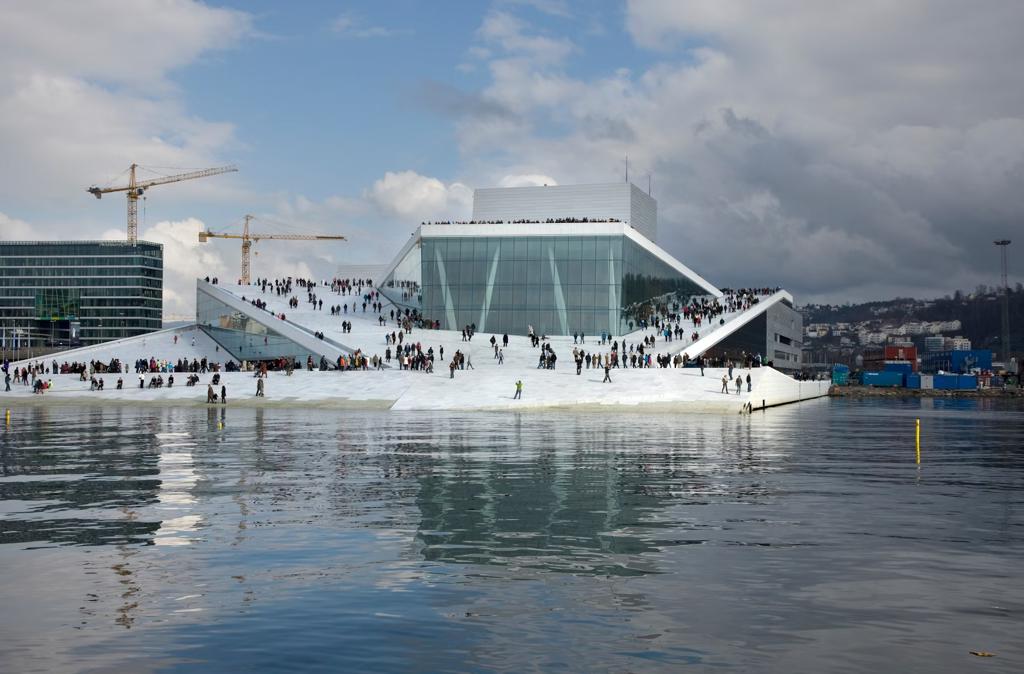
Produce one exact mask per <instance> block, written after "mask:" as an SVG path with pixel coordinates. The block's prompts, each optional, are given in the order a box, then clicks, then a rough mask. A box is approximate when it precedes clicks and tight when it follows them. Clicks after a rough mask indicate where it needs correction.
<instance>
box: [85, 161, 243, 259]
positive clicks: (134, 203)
mask: <svg viewBox="0 0 1024 674" xmlns="http://www.w3.org/2000/svg"><path fill="white" fill-rule="evenodd" d="M138 167H139V165H138V164H132V165H131V166H129V167H128V184H127V185H120V186H118V187H96V186H95V185H93V186H92V187H88V188H86V190H85V191H86V192H88V193H89V194H93V195H95V196H96V198H97V199H99V198H101V197H102V196H103V195H104V194H109V193H110V192H127V193H128V243H130V244H132V245H134V244H135V242H136V241H137V240H138V238H139V197H141V196H142V195H143V193H144V192H145V191H146V190H147V189H149V188H150V187H153V186H155V185H166V184H167V183H176V182H181V181H182V180H192V179H193V178H205V177H207V176H215V175H220V174H221V173H232V172H233V171H237V170H238V168H237V167H234V166H221V167H219V168H208V169H203V170H201V171H190V172H189V173H179V174H178V175H175V176H161V177H160V178H153V179H151V180H142V181H137V180H136V179H135V169H136V168H138Z"/></svg>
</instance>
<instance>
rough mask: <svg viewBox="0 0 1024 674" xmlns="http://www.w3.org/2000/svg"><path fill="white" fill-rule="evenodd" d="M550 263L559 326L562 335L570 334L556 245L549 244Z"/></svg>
mask: <svg viewBox="0 0 1024 674" xmlns="http://www.w3.org/2000/svg"><path fill="white" fill-rule="evenodd" d="M548 261H549V262H551V279H552V281H553V282H554V284H555V308H556V309H558V324H559V325H560V326H561V328H562V334H563V335H568V334H569V317H568V316H567V315H566V313H565V293H564V292H562V281H561V279H560V278H559V277H558V265H556V264H555V245H554V243H553V242H551V243H548Z"/></svg>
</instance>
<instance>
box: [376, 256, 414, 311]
mask: <svg viewBox="0 0 1024 674" xmlns="http://www.w3.org/2000/svg"><path fill="white" fill-rule="evenodd" d="M421 261H422V258H421V252H420V244H419V243H418V242H417V243H414V244H413V245H412V247H411V248H410V249H409V250H408V251H407V252H406V254H405V255H403V256H402V259H401V260H399V261H398V264H396V265H395V266H394V268H392V269H391V271H390V272H388V275H387V276H386V277H385V278H384V281H383V282H382V283H381V284H380V291H381V293H382V294H383V295H384V296H385V297H387V298H388V299H389V300H391V302H392V303H394V304H395V305H397V306H400V307H403V308H409V309H417V310H420V309H422V308H423V288H422V284H423V272H422V269H421Z"/></svg>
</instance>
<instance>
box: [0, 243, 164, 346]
mask: <svg viewBox="0 0 1024 674" xmlns="http://www.w3.org/2000/svg"><path fill="white" fill-rule="evenodd" d="M162 319H163V246H162V245H161V244H156V243H147V242H144V241H139V242H138V243H137V244H135V245H131V244H129V243H128V242H126V241H2V242H0V328H2V329H3V334H4V342H5V348H8V349H9V348H11V346H12V345H13V341H14V336H15V335H17V336H18V342H19V346H22V347H23V346H24V345H25V343H26V342H27V341H28V340H31V343H32V344H33V345H35V346H37V347H46V346H56V347H67V346H77V345H79V344H82V345H88V344H98V343H100V342H106V341H109V340H112V339H121V338H123V337H132V336H134V335H141V334H144V333H147V332H152V331H153V330H159V329H160V328H161V324H162Z"/></svg>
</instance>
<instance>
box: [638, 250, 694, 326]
mask: <svg viewBox="0 0 1024 674" xmlns="http://www.w3.org/2000/svg"><path fill="white" fill-rule="evenodd" d="M706 294H708V293H707V291H706V290H704V289H703V288H701V287H700V286H699V285H697V284H696V283H694V282H693V281H692V280H690V279H689V278H687V277H686V276H684V275H683V274H680V273H679V272H678V271H676V270H675V269H674V268H673V267H672V266H670V265H669V264H667V263H666V262H664V261H663V260H661V259H660V258H658V257H657V256H656V255H654V254H653V253H651V252H650V251H647V250H645V249H644V248H643V247H642V246H640V245H638V244H637V243H636V242H635V241H633V240H631V239H628V238H626V237H623V244H622V309H623V319H624V321H625V323H626V325H625V329H626V331H628V332H631V331H632V330H634V329H635V327H636V326H637V325H638V323H639V321H640V320H642V319H644V318H650V317H651V315H652V314H654V313H655V308H656V306H657V305H659V304H672V303H677V302H678V303H679V304H680V305H682V304H686V303H688V302H689V300H690V298H691V297H693V296H695V295H706Z"/></svg>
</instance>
